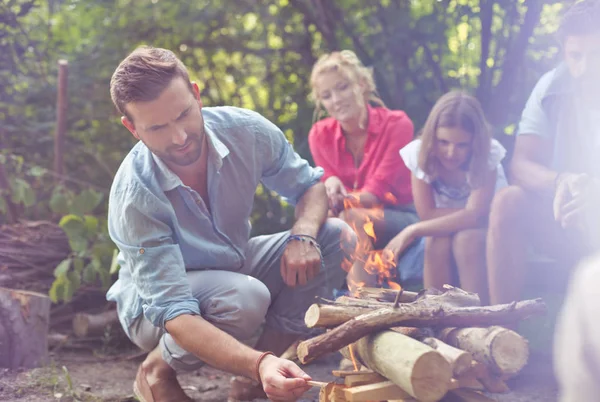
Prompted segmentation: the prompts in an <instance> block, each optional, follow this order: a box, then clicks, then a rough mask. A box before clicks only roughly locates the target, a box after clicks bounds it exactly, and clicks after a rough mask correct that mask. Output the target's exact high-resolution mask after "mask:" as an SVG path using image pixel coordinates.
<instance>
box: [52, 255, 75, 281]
mask: <svg viewBox="0 0 600 402" xmlns="http://www.w3.org/2000/svg"><path fill="white" fill-rule="evenodd" d="M71 261H72V260H71V259H70V258H65V259H64V260H62V261H61V262H60V264H58V265H57V266H56V268H54V277H55V278H61V277H64V276H66V275H67V272H69V269H70V268H71Z"/></svg>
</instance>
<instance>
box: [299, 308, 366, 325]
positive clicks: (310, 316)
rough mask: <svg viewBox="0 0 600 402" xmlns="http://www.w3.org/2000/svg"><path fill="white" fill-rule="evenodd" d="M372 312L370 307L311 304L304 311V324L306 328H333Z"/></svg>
mask: <svg viewBox="0 0 600 402" xmlns="http://www.w3.org/2000/svg"><path fill="white" fill-rule="evenodd" d="M371 311H373V309H372V308H371V307H367V306H365V307H358V306H336V305H332V304H324V305H322V304H313V305H312V306H310V307H309V308H308V310H306V314H305V315H304V323H305V324H306V326H307V327H308V328H314V327H321V328H333V327H337V326H338V325H340V324H343V323H345V322H346V321H349V320H351V319H352V318H354V317H357V316H359V315H362V314H365V313H369V312H371Z"/></svg>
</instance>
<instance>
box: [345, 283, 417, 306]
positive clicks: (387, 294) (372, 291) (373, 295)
mask: <svg viewBox="0 0 600 402" xmlns="http://www.w3.org/2000/svg"><path fill="white" fill-rule="evenodd" d="M356 294H357V296H358V297H359V298H361V299H370V300H377V301H385V302H394V300H396V295H397V294H398V291H397V290H392V289H382V288H371V287H360V288H358V289H357V290H356ZM417 296H418V293H416V292H408V291H404V292H402V295H401V296H400V303H410V302H414V301H415V300H417Z"/></svg>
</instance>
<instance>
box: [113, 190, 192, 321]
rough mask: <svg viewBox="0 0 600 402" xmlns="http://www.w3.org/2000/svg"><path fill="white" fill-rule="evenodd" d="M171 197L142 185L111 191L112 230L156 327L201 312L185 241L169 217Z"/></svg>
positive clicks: (145, 314)
mask: <svg viewBox="0 0 600 402" xmlns="http://www.w3.org/2000/svg"><path fill="white" fill-rule="evenodd" d="M169 214H170V209H169V206H168V200H167V199H166V198H164V199H162V198H160V197H159V196H157V195H155V194H152V192H151V191H149V190H148V189H146V188H144V187H143V186H142V185H140V184H137V185H134V186H132V187H129V188H126V189H123V190H122V191H120V192H115V193H113V194H111V200H110V202H109V215H108V230H109V234H110V236H111V238H112V240H113V241H114V243H115V244H116V245H117V247H118V248H119V251H120V252H121V258H122V260H123V261H124V266H122V267H121V269H128V270H130V275H131V278H132V281H133V283H134V285H135V288H136V290H137V292H138V294H139V296H140V298H141V299H142V300H143V304H142V308H143V312H144V316H145V317H146V318H147V319H148V320H150V321H151V322H152V323H153V324H154V325H155V326H157V327H160V328H163V329H164V326H165V323H166V322H167V321H169V320H172V319H173V318H175V317H177V316H179V315H182V314H193V315H200V307H199V304H198V301H197V300H196V299H195V298H194V297H193V296H192V292H191V289H190V286H189V283H188V280H187V275H186V271H185V264H184V261H183V256H182V254H181V250H180V248H179V245H177V244H176V243H175V242H174V240H173V232H172V229H171V228H170V226H169V225H168V224H167V223H165V222H168V220H167V217H168V216H169Z"/></svg>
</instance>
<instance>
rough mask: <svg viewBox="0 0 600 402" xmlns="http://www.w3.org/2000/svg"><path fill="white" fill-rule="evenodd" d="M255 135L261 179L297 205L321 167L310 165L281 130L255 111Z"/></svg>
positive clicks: (317, 175)
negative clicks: (260, 162) (260, 165)
mask: <svg viewBox="0 0 600 402" xmlns="http://www.w3.org/2000/svg"><path fill="white" fill-rule="evenodd" d="M257 120H258V123H257V125H256V137H257V141H258V152H259V153H260V156H261V159H262V179H261V181H262V183H263V184H264V185H265V186H266V187H268V188H269V189H270V190H273V191H275V192H277V193H278V194H279V195H280V196H282V197H283V198H285V199H286V201H288V202H289V203H290V204H292V205H296V204H297V203H298V201H299V200H300V198H301V197H302V195H303V194H304V193H305V192H306V190H308V189H309V188H310V187H312V186H314V185H315V184H317V183H318V182H319V181H320V179H321V177H322V176H323V169H322V168H320V167H317V168H313V167H311V166H310V165H309V164H308V162H307V161H306V160H305V159H303V158H301V157H300V155H298V154H297V153H296V152H295V151H294V148H293V147H292V144H290V143H289V141H288V140H287V139H286V138H285V135H283V132H281V130H280V129H279V128H278V127H277V126H276V125H274V124H273V123H271V122H270V121H269V120H267V119H266V118H264V117H262V116H260V115H258V114H257Z"/></svg>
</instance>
